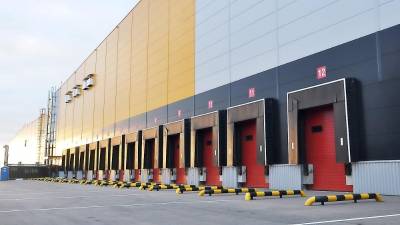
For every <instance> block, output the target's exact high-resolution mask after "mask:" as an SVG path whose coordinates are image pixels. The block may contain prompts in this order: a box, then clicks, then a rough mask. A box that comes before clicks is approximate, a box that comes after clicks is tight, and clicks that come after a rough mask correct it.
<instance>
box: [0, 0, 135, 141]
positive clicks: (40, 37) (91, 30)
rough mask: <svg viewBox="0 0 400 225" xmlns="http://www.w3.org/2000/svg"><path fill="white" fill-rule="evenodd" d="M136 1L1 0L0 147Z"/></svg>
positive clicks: (37, 112) (35, 115)
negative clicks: (50, 90) (52, 87)
mask: <svg viewBox="0 0 400 225" xmlns="http://www.w3.org/2000/svg"><path fill="white" fill-rule="evenodd" d="M137 2H138V0H113V1H110V0H0V5H1V7H0V145H1V146H0V147H2V145H4V144H7V143H8V142H9V141H10V140H11V138H12V137H13V136H14V135H15V133H16V132H17V131H18V130H19V129H20V128H21V127H22V126H23V125H24V124H25V123H27V122H29V121H31V120H33V119H35V118H36V117H37V116H38V115H39V109H40V108H41V107H45V106H46V101H47V94H48V90H49V89H50V87H51V86H59V84H60V83H61V82H62V81H64V80H65V79H66V78H67V77H68V76H69V75H70V74H71V73H72V72H73V71H74V70H75V69H76V68H77V67H78V66H79V65H80V63H81V62H82V61H83V60H84V59H85V58H86V57H87V56H88V55H89V54H90V52H91V51H93V50H94V49H95V48H96V47H97V46H98V44H100V42H101V41H102V40H103V39H104V38H105V37H106V36H107V34H108V33H109V32H110V31H111V30H112V29H113V28H114V27H115V26H116V25H117V24H118V23H119V22H120V21H121V20H122V18H123V17H125V16H126V15H127V14H128V12H129V11H130V10H131V9H132V8H133V7H134V5H135V4H136V3H137Z"/></svg>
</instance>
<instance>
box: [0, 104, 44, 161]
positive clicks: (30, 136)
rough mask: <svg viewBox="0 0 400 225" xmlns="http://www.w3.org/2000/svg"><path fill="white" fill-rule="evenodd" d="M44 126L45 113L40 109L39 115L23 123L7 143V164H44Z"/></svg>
mask: <svg viewBox="0 0 400 225" xmlns="http://www.w3.org/2000/svg"><path fill="white" fill-rule="evenodd" d="M46 128H47V113H46V110H45V109H41V110H40V114H39V116H38V117H37V118H36V119H34V120H33V121H31V122H29V123H27V124H25V125H24V126H23V127H22V128H21V129H20V130H19V131H18V132H17V133H16V134H15V136H14V137H13V138H12V139H11V140H10V142H9V143H8V148H9V149H8V159H7V162H8V164H40V165H43V164H45V163H46V160H47V158H48V157H47V155H46V154H45V145H46ZM1 155H2V156H4V153H3V152H2V153H1Z"/></svg>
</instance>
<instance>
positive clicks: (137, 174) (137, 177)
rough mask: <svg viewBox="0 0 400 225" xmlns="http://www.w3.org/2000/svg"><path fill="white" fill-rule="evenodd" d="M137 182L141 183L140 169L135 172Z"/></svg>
mask: <svg viewBox="0 0 400 225" xmlns="http://www.w3.org/2000/svg"><path fill="white" fill-rule="evenodd" d="M135 181H136V182H140V169H137V170H135Z"/></svg>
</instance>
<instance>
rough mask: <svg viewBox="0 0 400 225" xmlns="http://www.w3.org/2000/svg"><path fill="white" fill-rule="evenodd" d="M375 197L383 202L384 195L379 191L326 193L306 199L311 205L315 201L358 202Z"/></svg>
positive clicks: (323, 202)
mask: <svg viewBox="0 0 400 225" xmlns="http://www.w3.org/2000/svg"><path fill="white" fill-rule="evenodd" d="M368 199H375V201H377V202H383V197H382V195H380V194H379V193H362V194H345V195H326V196H313V197H310V198H309V199H307V200H306V202H305V203H304V205H305V206H311V205H312V204H314V203H321V205H325V202H340V201H354V203H357V201H358V200H368Z"/></svg>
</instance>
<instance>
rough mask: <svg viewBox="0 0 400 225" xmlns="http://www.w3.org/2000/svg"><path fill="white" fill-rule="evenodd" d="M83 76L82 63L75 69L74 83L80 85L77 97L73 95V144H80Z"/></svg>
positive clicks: (83, 68)
mask: <svg viewBox="0 0 400 225" xmlns="http://www.w3.org/2000/svg"><path fill="white" fill-rule="evenodd" d="M84 77H85V65H84V64H82V65H81V66H80V67H79V68H78V70H77V71H76V75H75V85H74V86H76V85H81V87H80V89H81V95H80V96H78V97H73V102H74V119H73V128H72V135H73V138H72V139H73V145H74V146H78V145H81V142H82V116H83V105H84V102H83V99H84V94H85V93H84V92H83V90H82V80H83V78H84Z"/></svg>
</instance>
